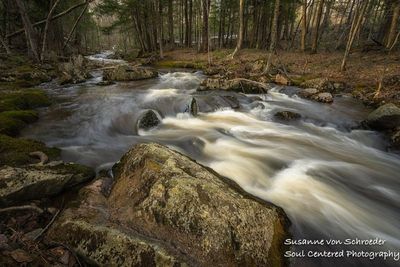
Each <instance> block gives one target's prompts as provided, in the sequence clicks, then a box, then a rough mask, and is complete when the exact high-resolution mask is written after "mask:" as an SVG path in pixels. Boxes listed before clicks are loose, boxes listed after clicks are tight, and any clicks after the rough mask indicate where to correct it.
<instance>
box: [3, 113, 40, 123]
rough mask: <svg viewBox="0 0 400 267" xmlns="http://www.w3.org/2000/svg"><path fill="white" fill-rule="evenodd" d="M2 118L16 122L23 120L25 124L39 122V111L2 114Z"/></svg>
mask: <svg viewBox="0 0 400 267" xmlns="http://www.w3.org/2000/svg"><path fill="white" fill-rule="evenodd" d="M0 116H5V117H8V118H12V119H15V120H21V121H23V122H25V123H32V122H35V121H37V120H38V118H39V116H38V113H37V111H34V110H13V111H5V112H1V113H0Z"/></svg>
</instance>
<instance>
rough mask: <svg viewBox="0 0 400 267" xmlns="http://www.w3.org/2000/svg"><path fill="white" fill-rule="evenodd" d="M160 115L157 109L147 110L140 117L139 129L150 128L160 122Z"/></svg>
mask: <svg viewBox="0 0 400 267" xmlns="http://www.w3.org/2000/svg"><path fill="white" fill-rule="evenodd" d="M159 117H160V115H159V114H158V113H157V112H156V111H155V110H151V109H150V110H147V111H146V112H144V113H143V115H142V116H141V117H140V118H139V121H138V129H143V130H149V129H151V128H154V127H156V126H157V125H159V124H160V122H161V120H160V119H159Z"/></svg>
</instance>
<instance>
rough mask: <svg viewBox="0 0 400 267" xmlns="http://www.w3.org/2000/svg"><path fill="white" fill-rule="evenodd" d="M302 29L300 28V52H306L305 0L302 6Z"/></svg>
mask: <svg viewBox="0 0 400 267" xmlns="http://www.w3.org/2000/svg"><path fill="white" fill-rule="evenodd" d="M302 19H303V20H302V24H301V25H302V28H301V51H303V52H304V51H306V42H307V0H303V4H302Z"/></svg>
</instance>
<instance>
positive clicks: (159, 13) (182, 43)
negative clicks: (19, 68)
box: [0, 0, 400, 69]
mask: <svg viewBox="0 0 400 267" xmlns="http://www.w3.org/2000/svg"><path fill="white" fill-rule="evenodd" d="M74 7H75V8H74ZM71 8H74V9H73V10H71V11H70V12H68V13H66V14H64V15H61V16H60V13H63V12H67V11H68V10H69V9H71ZM0 12H1V14H2V17H1V20H0V23H1V26H0V37H1V38H0V39H1V44H2V46H3V49H4V50H5V51H7V50H10V47H23V46H24V45H25V47H28V48H29V49H28V50H29V51H30V53H31V54H33V56H34V57H35V58H39V59H40V58H41V55H43V54H44V53H45V52H46V51H47V48H49V49H50V50H54V51H58V52H59V51H63V50H65V49H68V46H72V44H74V45H75V47H79V46H80V45H86V46H87V45H88V43H89V41H88V40H86V41H82V39H84V38H87V39H90V40H91V42H92V43H95V41H96V38H97V41H98V40H99V36H98V35H99V34H102V35H111V34H114V35H115V34H118V36H120V37H122V39H115V38H111V39H110V40H109V41H110V42H111V43H113V41H112V39H114V43H113V44H114V45H117V46H121V40H123V41H122V43H123V46H124V47H125V49H126V47H128V46H131V47H138V48H139V49H140V50H141V51H142V52H155V51H159V53H160V54H161V55H162V53H163V51H164V50H165V49H173V48H175V47H191V48H196V49H197V50H198V51H202V52H206V51H208V50H214V49H220V48H236V49H235V51H234V52H233V53H232V55H231V56H232V57H233V56H235V55H236V54H237V53H238V52H239V51H240V49H241V48H255V49H267V50H268V51H269V53H270V55H271V54H272V53H274V51H275V50H276V49H278V48H279V49H284V50H301V51H309V52H311V53H317V52H318V51H319V50H321V49H323V50H328V51H330V50H344V55H345V56H344V60H343V64H342V69H345V66H346V59H347V56H348V55H349V53H350V51H351V49H352V47H354V46H366V45H369V46H371V47H372V45H373V46H375V47H376V48H375V49H386V50H393V49H396V48H398V43H399V35H400V30H399V28H400V27H399V24H400V20H399V14H400V1H399V0H146V1H144V0H119V1H115V0H93V1H85V0H80V1H79V0H72V1H65V0H50V1H45V0H29V1H28V0H0ZM67 22H68V23H67ZM93 24H95V26H93ZM85 27H86V31H85ZM89 29H90V30H89ZM92 32H95V33H96V34H97V37H96V34H94V35H93V34H88V33H92ZM17 33H18V34H17ZM23 33H24V34H23ZM39 37H40V38H39ZM116 40H118V43H115V42H116ZM93 47H95V46H93ZM34 50H36V51H38V53H35V51H34Z"/></svg>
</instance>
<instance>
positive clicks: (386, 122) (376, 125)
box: [364, 104, 400, 130]
mask: <svg viewBox="0 0 400 267" xmlns="http://www.w3.org/2000/svg"><path fill="white" fill-rule="evenodd" d="M364 124H366V125H367V126H368V127H370V128H372V129H377V130H390V129H393V128H395V127H398V126H400V108H399V107H397V106H396V105H395V104H386V105H383V106H380V107H379V108H377V109H376V110H374V111H373V112H371V113H370V114H369V115H368V117H367V120H366V121H365V122H364Z"/></svg>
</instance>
